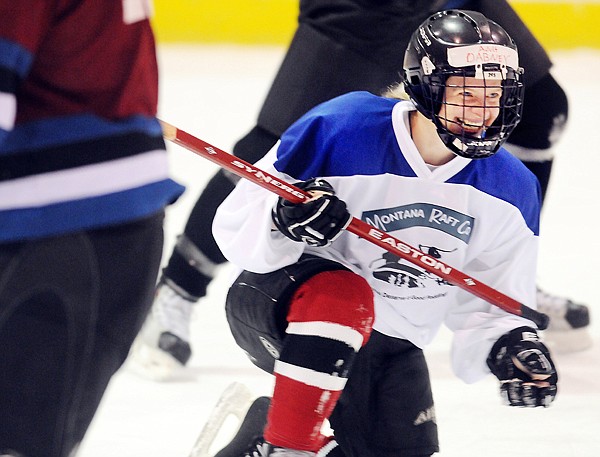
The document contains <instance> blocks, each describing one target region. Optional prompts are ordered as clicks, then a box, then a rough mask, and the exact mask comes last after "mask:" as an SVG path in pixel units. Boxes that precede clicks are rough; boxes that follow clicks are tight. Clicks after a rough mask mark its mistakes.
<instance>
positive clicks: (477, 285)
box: [161, 121, 549, 330]
mask: <svg viewBox="0 0 600 457" xmlns="http://www.w3.org/2000/svg"><path fill="white" fill-rule="evenodd" d="M161 125H162V128H163V135H164V137H165V138H166V139H167V140H169V141H172V142H173V143H175V144H178V145H180V146H183V147H184V148H186V149H189V150H190V151H192V152H193V153H195V154H198V155H199V156H201V157H204V158H206V159H208V160H210V161H212V162H214V163H216V164H217V165H219V166H221V167H223V168H225V169H226V170H229V171H231V172H232V173H235V174H236V175H238V176H241V177H242V178H246V179H248V180H250V181H252V182H253V183H255V184H258V185H259V186H261V187H264V188H265V189H267V190H270V191H271V192H274V193H276V194H277V195H279V196H280V197H283V198H285V199H286V200H289V201H291V202H293V203H301V202H302V201H304V200H306V199H308V198H310V196H309V195H308V194H307V193H305V192H304V191H303V190H301V189H299V188H297V187H295V186H293V185H292V184H289V183H287V182H284V181H282V180H281V179H279V178H277V177H275V176H273V175H271V174H269V173H267V172H265V171H262V170H260V169H258V168H256V167H255V166H254V165H251V164H250V163H248V162H246V161H244V160H242V159H239V158H237V157H235V156H234V155H231V154H229V153H227V152H225V151H222V150H221V149H219V148H217V147H215V146H213V145H211V144H209V143H207V142H206V141H203V140H201V139H199V138H196V137H194V136H192V135H190V134H189V133H187V132H184V131H183V130H179V129H178V128H177V127H175V126H173V125H171V124H168V123H166V122H163V121H161ZM346 230H348V231H349V232H351V233H354V234H355V235H358V236H359V237H360V238H363V239H365V240H367V241H370V242H371V243H373V244H376V245H377V246H379V247H381V248H383V249H385V250H386V251H389V252H391V253H393V254H396V255H397V256H398V257H401V258H403V259H405V260H408V261H409V262H411V263H413V264H415V265H418V266H420V267H422V268H423V269H424V270H426V271H428V272H429V273H433V274H434V275H437V276H439V277H440V278H442V279H445V280H446V281H448V282H449V283H451V284H453V285H455V286H457V287H460V288H461V289H464V290H466V291H468V292H470V293H472V294H473V295H475V296H477V297H479V298H482V299H483V300H486V301H487V302H489V303H491V304H492V305H494V306H497V307H498V308H501V309H503V310H504V311H507V312H509V313H512V314H515V315H517V316H523V317H524V318H526V319H529V320H530V321H532V322H535V324H536V325H537V326H538V328H539V329H540V330H544V329H546V328H547V327H548V321H549V318H548V316H546V315H545V314H543V313H540V312H538V311H536V310H534V309H532V308H529V307H528V306H526V305H524V304H523V303H520V302H518V301H516V300H514V299H512V298H510V297H509V296H507V295H504V294H503V293H501V292H499V291H497V290H495V289H492V288H491V287H489V286H487V285H485V284H483V283H481V282H479V281H476V280H475V279H473V278H472V277H470V276H468V275H466V274H465V273H462V272H461V271H458V270H456V269H454V268H452V267H451V266H449V265H447V264H445V263H443V262H440V261H439V260H438V259H435V258H433V257H431V256H428V255H426V254H425V253H423V252H422V251H420V250H419V249H415V248H413V247H412V246H410V245H408V244H406V243H404V242H402V241H400V240H398V239H396V238H394V237H393V236H391V235H388V234H387V233H386V232H382V231H381V230H378V229H376V228H374V227H372V226H370V225H369V224H367V223H366V222H363V221H361V220H360V219H357V218H355V217H353V218H352V221H351V222H350V225H349V226H348V227H347V228H346Z"/></svg>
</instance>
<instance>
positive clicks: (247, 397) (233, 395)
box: [189, 382, 254, 457]
mask: <svg viewBox="0 0 600 457" xmlns="http://www.w3.org/2000/svg"><path fill="white" fill-rule="evenodd" d="M253 400H254V397H253V395H252V393H251V392H250V390H249V389H248V388H247V387H246V386H245V385H244V384H241V383H239V382H234V383H232V384H230V385H229V386H228V387H227V388H226V389H225V390H224V391H223V393H222V394H221V397H220V398H219V400H218V401H217V404H216V405H215V407H214V408H213V410H212V412H211V413H210V416H209V417H208V420H207V421H206V423H205V424H204V427H203V428H202V431H201V432H200V435H198V438H197V440H196V443H195V444H194V447H193V448H192V451H191V453H190V455H189V457H211V456H214V455H215V454H216V452H215V447H216V448H217V449H219V447H220V446H222V445H223V444H224V443H227V442H229V441H230V440H231V439H232V438H233V436H235V433H236V431H237V429H239V427H240V426H241V423H242V421H243V419H244V417H245V415H246V412H247V411H248V409H249V408H250V406H251V405H252V402H253ZM230 419H234V421H235V423H236V426H235V427H224V425H225V422H226V421H227V422H230ZM228 425H231V424H230V423H229V424H228ZM223 435H225V436H223Z"/></svg>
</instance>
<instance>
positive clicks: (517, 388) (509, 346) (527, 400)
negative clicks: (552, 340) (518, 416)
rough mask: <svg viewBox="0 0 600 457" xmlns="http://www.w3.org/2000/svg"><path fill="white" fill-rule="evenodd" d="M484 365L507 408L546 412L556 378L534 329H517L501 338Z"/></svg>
mask: <svg viewBox="0 0 600 457" xmlns="http://www.w3.org/2000/svg"><path fill="white" fill-rule="evenodd" d="M487 364H488V367H490V370H491V371H492V373H494V374H495V375H496V377H497V378H498V379H499V380H500V394H501V395H502V397H503V399H504V401H505V402H506V403H507V404H508V405H510V406H530V407H536V406H543V407H545V408H547V407H548V406H550V403H552V401H554V397H555V396H556V390H557V389H556V384H557V382H558V374H557V373H556V368H555V366H554V363H553V362H552V359H551V358H550V352H549V351H548V348H547V347H546V345H545V344H544V343H542V342H541V341H540V339H539V337H538V335H537V332H536V331H535V329H533V328H531V327H519V328H516V329H514V330H511V331H510V332H508V333H507V334H505V335H503V336H502V337H500V339H499V340H498V341H496V344H494V346H493V347H492V350H491V351H490V355H489V357H488V359H487Z"/></svg>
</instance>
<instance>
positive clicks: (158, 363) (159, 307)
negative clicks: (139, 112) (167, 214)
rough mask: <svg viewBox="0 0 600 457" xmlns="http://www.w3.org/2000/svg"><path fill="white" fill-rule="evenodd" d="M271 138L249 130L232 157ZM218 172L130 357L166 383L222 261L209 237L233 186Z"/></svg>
mask: <svg viewBox="0 0 600 457" xmlns="http://www.w3.org/2000/svg"><path fill="white" fill-rule="evenodd" d="M276 141H277V137H276V136H274V135H271V134H269V133H268V132H267V131H265V130H264V129H261V128H259V127H255V128H254V129H252V130H251V131H250V132H249V133H248V134H247V135H246V136H245V137H244V138H242V139H241V140H240V141H238V143H237V144H236V145H235V147H234V149H233V152H234V154H235V155H236V156H238V157H240V158H242V159H244V160H247V161H249V162H255V161H256V160H258V159H259V158H260V157H262V156H263V155H264V154H265V153H266V152H267V151H268V150H269V149H270V148H271V147H272V146H273V145H274V144H275V142H276ZM237 179H238V178H237V177H235V176H234V175H232V174H230V173H228V172H226V171H224V170H221V171H219V172H217V173H216V174H215V176H213V178H212V179H211V180H210V181H209V182H208V184H207V186H206V187H205V189H204V190H203V191H202V193H201V194H200V196H199V198H198V200H197V202H196V204H195V206H194V208H193V210H192V212H191V213H190V216H189V218H188V221H187V223H186V226H185V229H184V232H183V234H181V235H180V236H179V237H178V238H177V242H176V245H175V248H174V249H173V252H172V254H171V257H170V258H169V261H168V264H167V266H166V267H165V268H164V269H163V271H162V274H161V277H160V279H159V282H158V285H157V288H156V295H155V298H154V303H153V305H152V310H151V312H150V313H149V315H148V318H147V319H146V322H145V323H144V326H143V328H142V330H141V332H140V334H139V336H138V338H137V340H136V342H135V344H134V347H133V350H132V354H131V356H130V359H131V364H132V366H133V367H134V368H135V369H136V371H138V372H140V373H141V374H143V375H145V376H147V377H150V378H153V379H159V380H160V379H166V378H168V377H170V376H172V375H173V374H174V373H175V372H176V371H177V370H178V369H179V368H181V367H183V366H185V365H186V364H187V362H188V361H189V359H190V357H191V355H192V348H191V345H190V325H191V317H192V313H193V310H194V305H195V304H196V303H197V302H198V301H199V300H200V299H201V298H202V297H204V296H205V295H206V292H207V288H208V286H209V285H210V283H211V281H212V280H213V278H214V276H215V274H216V273H217V271H218V267H219V266H220V265H222V264H223V263H225V262H226V260H225V258H224V257H223V255H222V254H221V251H220V250H219V248H218V246H217V244H216V242H215V240H214V238H213V236H212V227H211V226H212V220H213V217H214V214H215V212H216V210H217V208H218V206H219V205H220V204H221V203H222V201H223V200H224V199H225V197H227V195H228V194H229V193H230V192H231V190H232V189H233V188H234V186H235V183H236V182H237Z"/></svg>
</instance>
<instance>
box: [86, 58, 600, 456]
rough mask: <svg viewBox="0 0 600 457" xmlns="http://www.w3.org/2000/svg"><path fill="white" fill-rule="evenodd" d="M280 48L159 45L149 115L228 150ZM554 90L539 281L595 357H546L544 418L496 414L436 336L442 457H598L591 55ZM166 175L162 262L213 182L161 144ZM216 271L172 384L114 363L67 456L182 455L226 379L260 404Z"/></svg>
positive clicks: (599, 212)
mask: <svg viewBox="0 0 600 457" xmlns="http://www.w3.org/2000/svg"><path fill="white" fill-rule="evenodd" d="M284 51H285V50H284V49H283V48H279V47H233V46H207V47H185V46H170V47H161V48H160V50H159V57H160V65H161V75H162V84H161V91H160V108H159V112H160V116H161V117H162V118H163V119H164V120H165V121H167V122H170V123H172V124H174V125H176V126H178V127H180V128H182V129H184V130H188V131H189V132H190V133H192V134H194V135H196V136H198V137H200V138H202V139H204V140H205V141H208V142H209V143H212V144H214V145H215V146H218V147H220V148H221V149H224V150H227V151H231V148H232V146H233V144H234V143H235V141H236V140H237V139H239V138H240V137H241V136H243V135H244V134H245V133H246V132H247V131H248V130H249V129H250V128H251V127H252V126H253V125H254V122H255V118H256V115H257V112H258V109H259V107H260V105H261V103H262V101H263V99H264V96H265V94H266V91H267V90H268V87H269V85H270V83H271V80H272V78H273V76H274V74H275V71H276V69H277V68H278V66H279V63H280V61H281V59H282V57H283V54H284ZM553 58H554V61H555V68H554V70H553V73H554V75H555V77H556V79H557V80H558V81H559V82H560V83H561V84H562V85H563V87H565V89H566V91H567V95H568V96H569V99H570V108H571V112H570V122H569V125H568V129H567V131H566V133H565V135H564V137H563V139H562V140H561V142H560V143H559V147H558V155H557V158H556V160H555V164H554V173H553V176H552V182H551V186H550V190H549V195H548V198H547V204H546V206H545V208H544V213H543V215H542V236H541V253H540V266H539V282H540V284H541V285H542V286H544V287H545V288H546V289H547V290H550V291H552V292H554V293H557V294H564V295H567V296H570V297H572V298H574V299H577V300H579V301H581V302H583V303H587V304H588V305H589V306H590V307H591V310H592V326H591V332H592V334H593V338H594V340H595V346H594V347H593V348H592V349H590V350H587V351H585V352H580V353H576V354H569V355H566V354H565V355H562V354H558V355H556V357H555V359H556V363H557V365H558V368H559V370H560V376H561V379H560V393H559V396H558V397H557V399H556V401H555V403H554V404H553V405H552V407H551V408H548V409H540V408H537V409H535V410H528V409H516V408H509V407H506V406H503V405H501V403H500V399H499V396H498V394H497V382H496V381H495V380H494V379H493V378H491V377H490V378H488V379H487V380H485V381H483V382H480V383H477V384H474V385H466V384H463V383H462V382H461V381H460V380H458V379H457V378H455V377H454V376H453V375H452V373H451V371H450V367H449V363H448V348H449V341H450V334H449V333H448V332H447V331H445V330H444V331H442V332H441V333H440V334H439V336H438V338H437V339H436V340H435V341H434V343H433V344H432V345H431V346H430V347H429V348H428V350H427V356H428V360H429V363H430V370H431V376H432V382H433V388H434V396H435V401H436V410H437V418H438V425H439V433H440V444H441V452H440V453H439V454H438V455H439V456H441V457H466V456H478V457H479V456H486V457H506V456H509V455H510V456H516V457H521V456H522V457H526V456H532V455H533V456H544V457H558V456H560V457H564V456H572V457H597V456H598V455H600V427H599V426H600V337H599V333H600V332H599V331H600V324H599V323H598V319H600V317H599V316H600V300H599V298H600V268H598V264H599V263H600V237H599V234H598V228H599V226H600V203H599V198H600V176H599V169H600V114H599V113H600V111H599V105H600V84H598V75H599V74H600V52H598V51H586V50H581V51H570V52H561V53H555V54H554V55H553ZM169 149H170V160H171V164H172V175H173V176H174V177H176V179H177V180H178V181H180V182H181V183H183V184H185V185H186V186H187V188H188V190H187V192H186V194H185V196H184V197H183V198H182V199H181V200H180V201H179V202H178V203H177V204H176V205H175V206H173V207H172V208H170V209H169V210H168V214H167V224H166V243H165V257H166V256H167V255H168V254H170V252H171V248H172V246H173V242H174V239H175V236H176V235H177V234H178V233H180V232H181V230H182V228H183V225H184V224H185V221H186V219H187V215H188V214H189V211H190V210H191V207H192V206H193V204H194V202H195V200H196V198H197V197H198V195H199V193H200V191H201V189H202V188H203V186H204V185H205V183H206V181H207V180H208V179H209V178H210V176H212V174H213V173H214V172H215V171H216V166H215V165H213V164H212V163H210V162H208V161H206V160H204V159H202V158H200V157H196V156H195V155H194V154H192V153H190V152H188V151H187V150H184V149H182V148H179V147H177V146H172V145H169ZM229 273H230V269H229V268H228V267H224V268H223V269H222V271H221V274H220V275H219V276H218V278H217V279H216V280H215V281H214V282H213V284H212V285H211V287H210V289H209V295H208V296H207V297H206V298H205V299H203V300H202V301H201V302H200V303H199V304H198V306H197V307H196V309H195V314H194V320H193V326H192V332H193V336H192V345H193V351H194V353H193V357H192V359H191V361H190V364H189V368H188V369H187V370H186V371H185V372H183V373H181V375H180V376H179V377H178V378H176V379H175V380H173V381H171V382H166V383H157V382H153V381H148V380H145V379H142V378H140V377H138V376H136V375H134V374H132V373H131V372H130V371H128V369H127V366H125V367H124V368H123V369H121V371H120V372H118V373H117V374H116V375H115V377H114V378H113V380H112V382H111V384H110V385H109V388H108V390H107V392H106V395H105V397H104V399H103V402H102V404H101V406H100V409H99V411H98V413H97V415H96V417H95V419H94V421H93V423H92V425H91V427H90V429H89V431H88V434H87V437H86V439H85V440H84V442H83V444H82V446H81V448H80V453H79V454H78V456H79V457H106V456H110V457H187V456H188V455H189V452H190V450H191V449H192V446H193V444H194V442H195V439H196V437H197V435H198V433H199V431H200V430H201V428H202V425H203V424H204V421H205V419H206V418H207V416H208V414H209V411H210V410H211V408H212V407H213V405H214V404H215V402H216V401H217V398H218V397H219V395H220V393H221V392H222V390H223V389H224V388H225V387H226V386H227V385H228V384H229V383H230V382H232V381H240V382H243V383H245V384H247V385H248V386H249V387H250V388H251V389H252V390H253V391H254V392H255V393H256V394H257V395H258V394H268V393H269V392H270V390H271V388H272V381H271V378H270V376H268V375H266V374H264V373H262V372H261V371H260V370H258V369H257V368H255V367H254V366H253V365H252V364H251V363H250V362H249V361H248V360H247V359H246V357H245V356H244V355H243V353H242V351H241V350H239V349H238V348H237V346H236V345H235V343H234V342H233V340H232V338H231V336H230V334H229V331H228V329H227V325H226V322H225V319H224V312H223V300H224V296H225V291H226V285H227V281H229V276H230V274H229Z"/></svg>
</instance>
